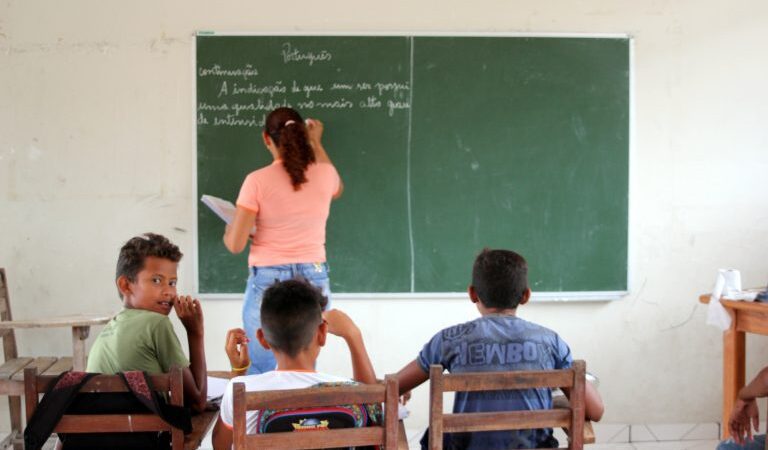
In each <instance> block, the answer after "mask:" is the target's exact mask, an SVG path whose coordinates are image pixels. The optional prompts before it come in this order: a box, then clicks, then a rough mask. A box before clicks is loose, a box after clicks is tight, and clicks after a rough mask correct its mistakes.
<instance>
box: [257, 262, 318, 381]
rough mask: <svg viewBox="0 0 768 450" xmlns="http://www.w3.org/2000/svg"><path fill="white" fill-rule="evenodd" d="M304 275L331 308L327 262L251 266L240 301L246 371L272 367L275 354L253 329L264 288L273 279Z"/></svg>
mask: <svg viewBox="0 0 768 450" xmlns="http://www.w3.org/2000/svg"><path fill="white" fill-rule="evenodd" d="M297 277H303V278H306V279H307V281H309V282H310V283H312V284H313V285H315V286H317V287H319V288H320V289H321V290H322V291H323V295H325V296H326V297H327V298H328V304H327V305H326V307H325V309H326V310H330V309H331V284H330V281H329V279H328V264H327V263H301V264H280V265H276V266H261V267H251V270H250V275H249V276H248V285H247V286H246V287H245V301H244V302H243V327H244V328H245V333H246V334H247V335H248V339H250V342H249V343H248V356H250V358H251V366H250V367H249V368H248V375H251V374H255V373H264V372H269V371H270V370H275V365H276V363H275V355H273V354H272V351H271V350H267V349H265V348H264V347H262V346H261V344H260V343H259V341H258V339H256V330H258V329H259V328H261V298H262V296H263V295H264V291H266V290H267V288H268V287H270V286H272V285H273V284H274V283H275V282H276V281H285V280H290V279H292V278H297Z"/></svg>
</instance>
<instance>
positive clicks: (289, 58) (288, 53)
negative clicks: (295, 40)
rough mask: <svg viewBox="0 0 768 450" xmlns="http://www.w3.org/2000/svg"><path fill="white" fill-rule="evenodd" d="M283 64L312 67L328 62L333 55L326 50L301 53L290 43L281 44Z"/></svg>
mask: <svg viewBox="0 0 768 450" xmlns="http://www.w3.org/2000/svg"><path fill="white" fill-rule="evenodd" d="M281 54H282V55H283V64H288V63H301V62H303V63H307V64H308V65H310V66H311V65H313V64H314V63H316V62H328V61H330V60H331V59H333V54H332V53H331V52H329V51H328V50H320V51H319V52H312V51H301V50H299V49H298V48H295V47H293V46H292V45H291V43H290V42H285V43H284V44H283V50H282V51H281Z"/></svg>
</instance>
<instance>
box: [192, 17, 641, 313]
mask: <svg viewBox="0 0 768 450" xmlns="http://www.w3.org/2000/svg"><path fill="white" fill-rule="evenodd" d="M198 36H264V37H268V36H297V37H298V36H302V37H315V36H317V37H324V36H327V37H343V36H352V37H384V36H395V37H529V38H547V37H552V38H581V39H584V38H597V39H601V38H602V39H611V38H615V39H626V40H627V41H628V53H629V56H628V59H629V77H628V78H629V80H628V83H629V100H628V109H629V111H628V116H629V124H628V186H627V193H628V198H627V214H628V218H627V265H626V275H627V281H626V287H627V288H626V290H614V291H606V290H602V291H557V292H537V291H534V292H533V296H532V300H535V301H581V302H584V301H586V302H590V301H607V300H616V299H620V298H622V297H624V296H626V295H627V294H628V293H629V292H630V291H631V290H632V283H631V282H632V276H631V275H632V264H631V261H632V257H633V254H634V250H633V245H632V239H631V237H632V207H631V205H632V201H631V199H632V195H631V194H632V186H633V175H632V172H633V171H632V167H633V160H634V158H635V156H634V153H635V151H634V148H635V144H634V136H635V123H634V122H635V119H634V117H635V111H634V109H635V98H634V95H635V93H634V91H635V74H634V73H635V69H634V39H633V37H632V36H631V35H629V34H624V33H529V32H295V31H294V32H215V31H198V32H196V33H195V34H194V39H193V46H192V51H193V58H192V61H193V73H195V77H194V89H195V91H194V93H193V99H194V107H193V111H192V117H193V129H194V133H193V143H194V145H193V147H192V153H193V157H194V158H195V159H196V158H197V151H198V148H197V147H198V142H197V136H198V135H197V103H198V100H197V73H196V71H197V60H196V57H197V39H196V38H197V37H198ZM192 182H193V192H194V193H195V195H194V197H193V199H192V200H193V212H194V216H195V220H194V221H193V232H194V236H195V240H194V244H193V251H192V252H191V253H192V254H191V257H192V258H193V261H194V265H193V280H194V281H193V283H194V291H195V292H197V293H198V296H200V297H201V298H206V299H242V298H243V295H242V293H208V292H202V293H201V292H200V289H199V287H200V283H199V271H200V267H199V256H200V253H199V248H198V240H197V234H198V222H197V217H198V209H199V208H200V203H199V197H200V195H202V194H203V193H201V192H198V173H197V164H195V167H194V170H193V180H192ZM233 200H234V199H233ZM222 245H223V244H222ZM243 284H244V283H243ZM243 287H244V286H243ZM333 296H334V298H335V299H362V298H364V299H391V300H410V299H420V300H431V299H436V300H437V299H465V298H466V297H467V294H466V293H465V292H386V293H376V292H373V293H371V292H353V293H338V292H334V294H333Z"/></svg>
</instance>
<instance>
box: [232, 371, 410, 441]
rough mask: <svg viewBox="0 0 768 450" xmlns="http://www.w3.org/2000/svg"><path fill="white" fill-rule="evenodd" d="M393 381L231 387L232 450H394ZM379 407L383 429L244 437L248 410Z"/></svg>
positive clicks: (395, 428)
mask: <svg viewBox="0 0 768 450" xmlns="http://www.w3.org/2000/svg"><path fill="white" fill-rule="evenodd" d="M397 386H398V385H397V379H396V378H395V377H394V376H392V375H387V376H386V378H385V380H384V384H377V385H370V384H360V385H350V386H338V387H337V386H333V387H322V388H306V389H288V390H279V391H261V392H246V391H245V384H243V383H235V384H234V385H233V410H234V411H233V413H234V414H233V427H232V428H233V433H234V449H235V450H246V449H256V448H258V449H267V448H274V449H311V448H335V447H356V446H365V445H384V446H386V447H387V448H390V449H395V448H397V433H398V428H397V425H398V423H397V422H398V418H397V404H398V392H397ZM365 403H383V404H384V424H383V426H370V427H365V428H343V429H331V430H310V431H300V432H282V433H263V434H247V433H246V431H247V430H246V421H245V413H246V411H249V410H261V409H265V408H269V409H273V410H274V409H303V408H313V407H325V406H336V405H350V404H365Z"/></svg>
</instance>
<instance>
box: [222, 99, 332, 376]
mask: <svg viewBox="0 0 768 450" xmlns="http://www.w3.org/2000/svg"><path fill="white" fill-rule="evenodd" d="M322 135H323V124H322V122H320V121H319V120H317V119H308V120H307V121H306V123H305V122H304V120H303V119H302V118H301V116H300V115H299V113H298V112H296V111H295V110H293V109H291V108H278V109H276V110H274V111H272V112H271V113H270V114H269V116H267V119H266V122H265V124H264V131H263V132H262V139H263V141H264V145H265V146H266V147H267V150H269V153H271V154H272V158H273V159H274V161H273V162H272V164H270V165H268V166H266V167H263V168H261V169H258V170H256V171H254V172H251V173H250V174H249V175H248V176H247V177H246V178H245V181H244V182H243V185H242V187H241V188H240V194H239V195H238V197H237V212H236V213H235V219H234V221H233V222H232V224H231V225H229V226H227V229H226V231H225V232H224V245H226V247H227V249H228V250H229V251H230V252H232V253H240V252H241V251H243V249H244V248H245V245H246V244H247V243H248V238H249V236H250V237H252V240H251V248H250V252H249V254H248V266H249V276H248V285H247V286H246V289H245V302H244V304H243V324H244V327H245V332H246V334H247V336H248V338H249V340H250V342H251V343H252V344H251V345H248V353H249V357H250V366H249V367H248V372H247V373H248V374H254V373H263V372H268V371H270V370H274V369H275V357H274V355H273V354H272V352H271V351H269V350H266V349H264V348H262V347H261V346H260V345H259V344H258V340H257V339H256V331H257V330H258V329H259V328H260V327H261V312H260V309H261V297H262V295H263V293H264V291H265V290H266V289H267V288H268V287H269V286H271V285H272V284H273V283H274V282H275V280H281V281H282V280H286V279H290V278H294V277H297V276H299V277H304V278H306V279H307V280H309V282H310V283H312V284H314V285H315V286H317V287H319V288H321V289H322V291H323V295H325V296H326V297H329V300H330V282H329V279H328V265H327V263H326V258H325V223H326V221H327V219H328V213H329V211H330V206H331V201H332V200H334V199H336V198H339V197H340V196H341V192H342V190H343V188H344V186H343V184H342V182H341V178H340V177H339V174H338V172H337V171H336V168H335V167H334V166H333V164H332V163H331V160H330V158H329V157H328V154H327V153H326V152H325V149H324V148H323V145H322V143H321V138H322ZM254 226H255V234H253V235H252V236H251V234H252V233H253V228H254ZM327 309H330V302H329V307H328V308H327Z"/></svg>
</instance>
